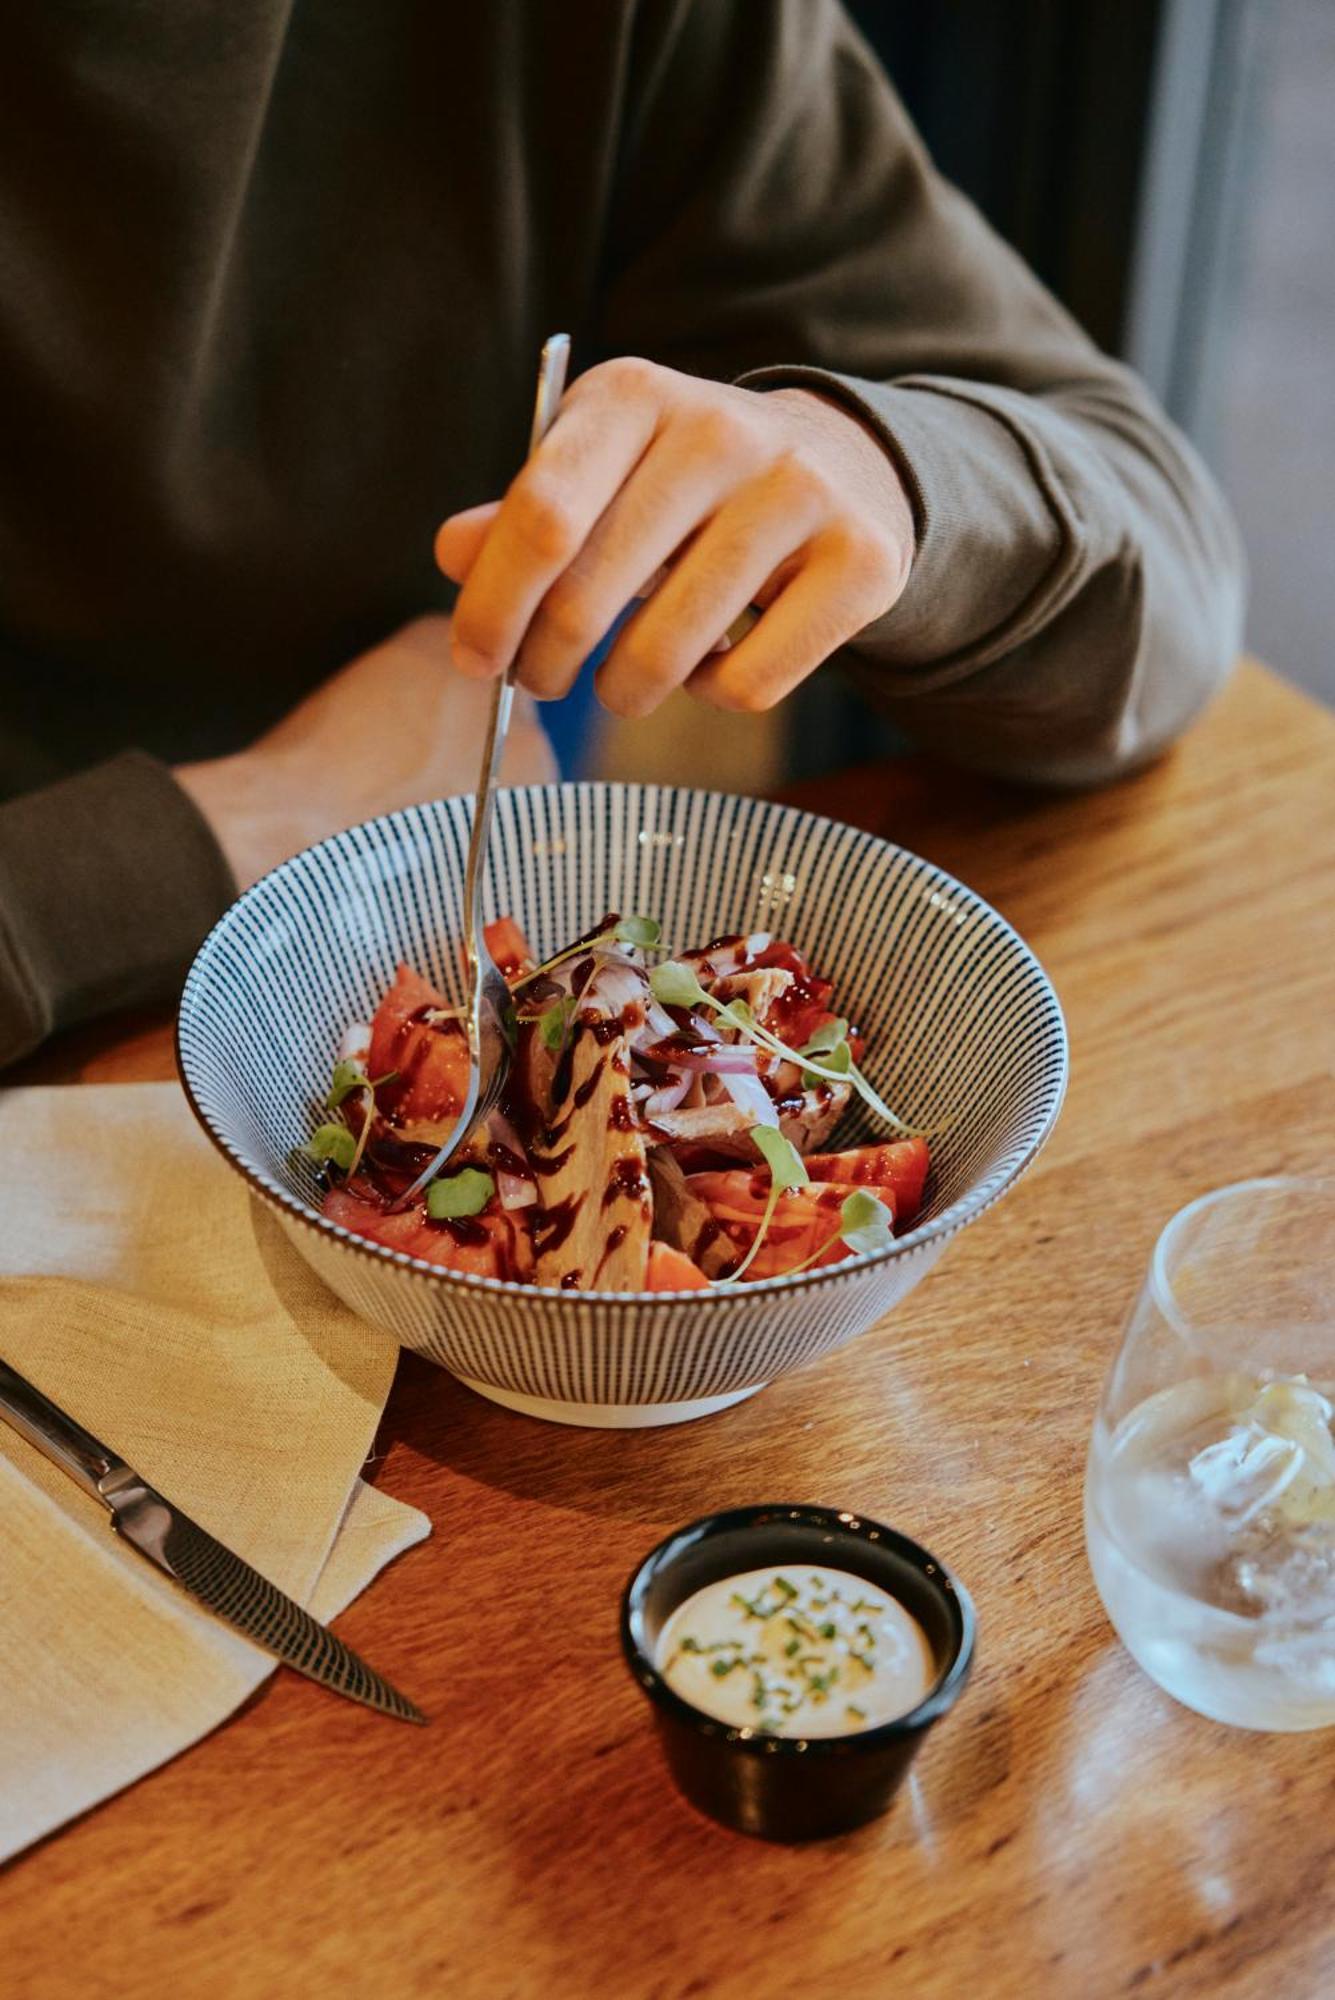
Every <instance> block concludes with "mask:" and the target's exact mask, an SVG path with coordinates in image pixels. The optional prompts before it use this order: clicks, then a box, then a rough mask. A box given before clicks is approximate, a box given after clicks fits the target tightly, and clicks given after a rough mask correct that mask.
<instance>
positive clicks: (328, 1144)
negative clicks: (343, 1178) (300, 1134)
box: [297, 1125, 358, 1174]
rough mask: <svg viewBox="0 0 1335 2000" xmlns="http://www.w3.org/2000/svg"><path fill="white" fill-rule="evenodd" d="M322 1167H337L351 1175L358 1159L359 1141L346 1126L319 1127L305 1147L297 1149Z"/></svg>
mask: <svg viewBox="0 0 1335 2000" xmlns="http://www.w3.org/2000/svg"><path fill="white" fill-rule="evenodd" d="M297 1150H298V1152H300V1153H304V1154H305V1156H306V1158H307V1159H308V1160H314V1161H316V1163H317V1164H318V1165H320V1166H322V1167H323V1166H333V1167H337V1168H338V1169H339V1171H340V1172H341V1173H345V1174H350V1173H351V1172H352V1169H353V1166H354V1164H355V1162H356V1159H357V1152H358V1146H357V1139H356V1136H355V1134H354V1133H353V1132H352V1131H351V1130H350V1129H349V1127H348V1126H346V1125H317V1126H316V1128H315V1130H314V1131H313V1132H312V1133H311V1136H310V1138H309V1139H308V1140H307V1141H306V1143H305V1145H304V1146H299V1147H298V1148H297Z"/></svg>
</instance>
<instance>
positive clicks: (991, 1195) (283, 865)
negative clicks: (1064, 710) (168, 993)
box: [173, 778, 1071, 1310]
mask: <svg viewBox="0 0 1335 2000" xmlns="http://www.w3.org/2000/svg"><path fill="white" fill-rule="evenodd" d="M498 792H508V793H513V794H520V793H530V794H532V793H549V792H559V793H565V792H575V793H580V792H583V793H590V792H592V793H602V794H609V793H617V792H620V793H626V792H636V793H639V794H641V795H642V796H644V797H654V798H661V797H668V798H672V797H676V796H677V795H678V794H681V793H686V794H687V795H689V796H691V797H693V798H701V799H706V800H708V799H720V800H724V801H727V802H735V801H738V800H741V801H744V802H749V803H752V804H756V803H759V804H761V805H765V806H769V807H771V808H772V809H773V810H775V811H779V812H784V813H791V814H793V815H795V816H796V817H797V818H798V819H801V820H804V821H806V822H808V823H809V824H810V825H811V826H813V827H815V828H818V829H820V830H821V831H823V832H832V833H853V834H856V835H857V836H858V838H859V839H860V840H862V841H865V842H868V843H870V844H871V845H872V846H874V847H879V848H884V849H886V850H887V851H889V852H890V853H891V854H894V855H902V856H904V857H905V859H907V860H908V861H910V862H912V863H914V864H915V865H916V866H917V867H918V868H920V869H922V870H924V871H926V873H927V874H929V875H930V876H931V877H932V878H933V887H934V889H945V890H947V891H948V892H950V893H952V894H956V893H957V894H960V895H962V896H964V897H965V898H966V899H967V900H968V901H969V902H971V903H972V904H975V905H977V906H978V907H979V908H980V909H981V910H982V911H984V912H985V913H986V915H987V916H988V917H989V918H990V919H991V920H992V921H993V922H994V923H995V924H997V925H998V926H999V927H1000V932H1001V934H1002V935H1004V936H1005V938H1006V939H1007V940H1008V941H1009V943H1010V944H1011V946H1012V947H1013V948H1014V950H1015V951H1016V952H1017V953H1018V955H1019V957H1020V959H1021V961H1027V962H1028V964H1029V966H1030V967H1031V968H1032V970H1033V971H1034V972H1035V973H1036V974H1037V976H1038V979H1039V981H1040V983H1041V987H1042V989H1043V991H1044V993H1045V995H1046V998H1047V1000H1048V1003H1049V1005H1050V1007H1051V1010H1052V1019H1053V1024H1054V1026H1055V1028H1056V1037H1057V1038H1056V1044H1055V1048H1054V1050H1053V1052H1052V1058H1051V1060H1052V1061H1053V1062H1054V1064H1055V1068H1056V1080H1055V1089H1054V1090H1053V1094H1052V1101H1051V1104H1050V1105H1049V1108H1048V1111H1047V1114H1046V1116H1045V1117H1044V1120H1043V1123H1042V1125H1041V1127H1040V1129H1039V1130H1038V1132H1037V1133H1036V1135H1035V1136H1034V1138H1033V1139H1032V1140H1031V1141H1030V1144H1029V1147H1028V1149H1027V1151H1026V1152H1025V1154H1024V1156H1023V1157H1022V1158H1021V1159H1019V1160H1017V1161H1016V1162H1015V1163H1014V1164H1013V1165H1012V1166H1011V1167H1009V1168H1008V1169H1007V1170H1006V1171H1005V1172H1004V1173H1002V1174H1000V1175H999V1176H994V1177H992V1178H991V1180H984V1181H982V1182H981V1183H980V1184H979V1186H978V1187H975V1188H972V1189H970V1190H969V1191H968V1192H967V1193H966V1194H964V1195H961V1197H960V1199H959V1200H958V1201H955V1202H952V1203H951V1204H950V1206H949V1207H948V1208H946V1209H943V1210H942V1212H941V1214H940V1215H937V1216H933V1217H932V1218H931V1220H930V1221H928V1222H924V1223H920V1224H919V1225H918V1227H917V1228H915V1229H910V1230H908V1231H906V1233H905V1234H904V1235H903V1236H897V1237H895V1239H894V1241H893V1242H892V1243H891V1244H890V1245H889V1246H888V1247H887V1248H885V1249H883V1250H866V1251H856V1252H855V1253H854V1254H853V1256H851V1257H845V1258H842V1259H840V1261H839V1262H838V1263H836V1264H824V1265H818V1266H816V1267H815V1268H814V1269H812V1270H809V1271H801V1272H794V1273H789V1274H787V1275H784V1276H780V1277H775V1278H757V1279H754V1280H750V1281H748V1282H747V1284H746V1285H745V1286H743V1287H739V1288H731V1287H729V1288H725V1287H722V1286H715V1285H711V1286H710V1288H709V1289H708V1291H701V1290H698V1289H694V1288H692V1289H690V1290H687V1291H657V1292H651V1291H626V1292H582V1291H578V1292H577V1291H563V1290H561V1289H560V1288H559V1287H558V1286H555V1285H531V1284H525V1283H524V1282H523V1281H522V1280H520V1279H517V1278H484V1277H480V1276H478V1275H477V1274H475V1273H473V1272H469V1271H451V1270H448V1269H446V1268H445V1267H444V1266H443V1265H440V1264H431V1263H428V1262H427V1260H426V1259H425V1258H423V1257H414V1256H411V1255H410V1254H409V1253H408V1252H407V1251H406V1250H395V1249H392V1248H391V1247H390V1246H389V1245H388V1244H383V1243H373V1242H371V1240H370V1239H369V1238H368V1237H365V1236H358V1235H356V1234H355V1233H354V1232H353V1231H352V1230H350V1229H345V1228H344V1227H343V1226H342V1224H341V1223H337V1222H331V1221H330V1220H329V1219H328V1217H327V1216H324V1215H322V1214H320V1212H319V1211H318V1210H317V1209H313V1208H311V1207H310V1205H309V1204H308V1203H306V1202H304V1201H301V1200H299V1199H298V1198H297V1197H296V1196H295V1195H292V1194H290V1193H289V1192H288V1190H287V1189H286V1188H284V1187H282V1186H280V1185H279V1183H278V1182H277V1181H275V1180H272V1179H270V1178H269V1177H268V1176H267V1175H265V1174H264V1173H262V1172H261V1171H260V1170H259V1169H258V1168H256V1167H253V1166H252V1165H251V1164H250V1162H249V1161H248V1160H247V1159H245V1158H244V1157H243V1155H242V1154H241V1153H240V1152H239V1150H238V1149H237V1148H236V1147H235V1146H234V1145H233V1144H232V1142H231V1141H230V1140H229V1139H228V1138H226V1137H225V1136H224V1134H223V1133H221V1132H220V1131H219V1130H218V1129H217V1127H216V1126H215V1125H214V1124H213V1122H212V1120H211V1119H210V1118H209V1116H208V1114H207V1112H206V1111H205V1110H204V1108H203V1106H202V1105H201V1104H200V1102H199V1100H198V1098H197V1097H196V1095H195V1091H194V1088H193V1086H192V1084H191V1081H190V1077H189V1074H188V1072H187V1068H186V1061H185V1052H184V1049H183V1046H182V1024H183V1021H184V1018H185V1014H186V1009H187V1005H188V1004H189V1002H190V1000H191V995H192V991H193V989H194V988H195V986H196V985H197V983H198V981H199V980H201V979H202V976H203V974H202V971H201V967H202V965H203V962H204V959H205V955H206V954H207V953H208V951H209V949H210V946H211V945H212V943H213V940H214V939H215V938H216V937H217V936H218V935H219V933H220V932H221V931H222V930H223V929H224V928H225V926H226V925H227V924H228V923H229V922H230V920H231V917H232V912H233V911H234V910H235V909H236V908H237V907H238V906H239V904H241V903H242V902H243V901H245V899H246V898H247V897H249V896H253V895H254V894H255V893H256V892H257V891H258V890H260V889H261V888H263V886H264V885H265V883H267V882H270V881H272V880H274V879H275V878H276V877H277V876H279V875H282V874H284V873H285V872H286V871H287V870H288V869H290V868H294V867H295V866H296V865H297V864H298V863H300V862H302V861H304V860H305V859H306V857H307V856H308V855H312V854H317V853H319V852H321V851H322V850H324V849H329V848H335V847H337V846H338V845H339V844H340V843H341V842H343V841H345V840H348V839H350V838H351V837H352V836H354V835H357V834H361V833H364V832H366V831H368V830H370V829H372V828H376V829H380V828H389V829H391V830H399V829H401V828H402V826H403V823H404V821H405V820H406V819H407V818H408V817H409V815H411V814H413V813H420V812H422V811H431V810H438V809H440V808H442V807H448V806H449V805H451V804H452V803H454V801H455V799H459V800H461V801H464V802H467V801H468V800H469V799H470V798H471V797H472V794H471V793H457V794H450V795H448V796H447V797H445V798H441V799H426V800H422V801H421V802H420V803H419V804H417V805H415V806H403V807H400V808H399V809H398V810H397V811H395V812H390V813H378V814H376V815H375V817H374V818H372V819H369V820H362V821H359V822H358V824H357V825H355V826H350V827H344V828H343V829H342V830H341V831H340V832H338V833H332V834H327V835H326V836H325V838H324V839H323V840H317V841H312V842H311V844H310V845H309V846H308V847H303V848H301V849H300V850H299V851H298V852H297V853H296V854H290V855H288V856H287V858H286V859H285V860H283V861H280V862H278V863H277V864H276V865H275V866H274V867H273V868H270V869H267V870H266V871H265V873H264V874H263V875H261V876H259V877H258V878H257V880H256V881H254V882H252V883H251V884H250V885H249V887H247V888H246V889H243V890H242V891H241V894H240V895H239V896H237V897H236V898H235V899H234V900H233V902H231V903H230V904H229V905H228V907H227V909H226V910H224V911H223V913H222V915H221V916H220V917H219V918H218V919H217V921H216V922H215V923H214V924H213V925H212V926H211V927H210V929H209V931H208V933H207V935H206V936H205V937H204V939H203V940H202V942H201V944H200V946H199V949H198V951H197V952H196V953H195V956H194V958H193V960H192V961H191V964H190V969H189V971H188V972H187V974H186V977H185V981H184V984H183V986H182V989H181V997H180V1000H179V1002H178V1004H177V1009H176V1020H175V1025H174V1033H173V1048H174V1053H175V1059H176V1073H177V1076H178V1077H179V1079H180V1083H181V1088H182V1090H183V1091H184V1092H185V1096H186V1101H187V1103H188V1104H189V1106H190V1109H191V1111H192V1112H193V1114H194V1116H195V1119H196V1121H197V1122H198V1124H199V1125H200V1127H201V1128H202V1130H203V1131H204V1133H205V1135H206V1136H207V1138H208V1139H209V1140H210V1142H211V1143H212V1144H213V1146H214V1147H215V1148H216V1149H217V1151H218V1152H220V1153H221V1154H222V1156H223V1158H224V1159H225V1160H226V1161H227V1162H228V1164H229V1165H230V1166H232V1167H233V1168H234V1169H235V1170H236V1171H237V1172H238V1173H239V1174H240V1175H241V1176H242V1178H243V1179H244V1180H245V1182H246V1183H247V1185H248V1186H249V1187H250V1189H251V1191H252V1193H254V1194H256V1195H258V1196H259V1197H260V1199H261V1200H262V1201H264V1202H265V1203H266V1204H267V1205H268V1206H269V1207H270V1208H273V1209H276V1210H277V1211H279V1212H280V1213H282V1214H284V1215H287V1216H290V1217H291V1218H292V1219H293V1220H294V1221H296V1222H299V1223H300V1224H301V1225H302V1226H303V1227H304V1228H306V1229H309V1230H311V1231H312V1232H313V1233H314V1234H315V1235H317V1236H319V1237H322V1238H324V1239H325V1240H327V1241H328V1240H332V1241H335V1242H337V1243H339V1244H340V1245H342V1246H343V1247H344V1248H345V1249H348V1250H351V1251H352V1252H353V1253H354V1254H356V1255H358V1256H362V1257H366V1258H369V1259H371V1260H372V1261H373V1262H375V1263H378V1264H380V1265H391V1266H392V1265H397V1266H398V1267H399V1268H400V1269H403V1270H406V1271H409V1272H411V1273H412V1274H413V1275H415V1276H417V1277H422V1278H426V1279H428V1280H434V1281H435V1282H437V1283H440V1284H443V1285H446V1286H448V1287H452V1288H453V1287H466V1288H467V1289H468V1290H470V1291H478V1292H482V1293H484V1294H487V1295H490V1296H493V1297H502V1298H515V1299H543V1300H557V1299H560V1300H563V1301H565V1302H566V1303H567V1304H568V1303H570V1302H571V1301H574V1300H578V1301H584V1302H589V1301H598V1302H606V1303H608V1304H614V1303H620V1304H626V1303H629V1302H632V1301H633V1302H634V1303H636V1304H639V1305H644V1304H646V1303H647V1302H649V1301H651V1300H660V1301H675V1300H682V1299H691V1300H694V1301H696V1302H697V1303H698V1304H699V1305H700V1306H701V1307H702V1308H704V1309H705V1310H712V1309H721V1308H725V1307H732V1306H735V1305H736V1304H737V1303H738V1302H739V1301H741V1300H744V1299H756V1298H767V1299H769V1298H775V1297H779V1296H785V1295H787V1294H789V1293H802V1292H805V1291H815V1290H818V1289H820V1288H821V1287H822V1286H827V1285H829V1284H830V1283H831V1282H832V1281H835V1280H840V1279H842V1280H845V1281H847V1280H848V1279H849V1278H851V1277H854V1276H859V1275H861V1274H862V1273H863V1272H865V1271H869V1270H871V1269H873V1268H875V1267H878V1266H880V1265H882V1264H889V1263H892V1262H893V1261H894V1260H895V1259H896V1258H898V1257H904V1256H909V1255H912V1254H913V1253H916V1252H917V1251H919V1250H921V1249H923V1248H924V1247H925V1246H927V1245H928V1244H930V1243H935V1242H937V1241H938V1240H939V1241H941V1242H942V1243H944V1242H946V1241H948V1240H949V1238H950V1237H952V1236H955V1235H957V1234H958V1233H959V1231H960V1230H961V1229H964V1228H965V1227H967V1225H968V1224H969V1223H971V1222H973V1221H974V1220H975V1219H976V1218H977V1217H978V1216H980V1215H982V1214H984V1213H985V1212H986V1210H987V1209H989V1208H991V1207H992V1206H993V1205H994V1204H995V1203H996V1202H997V1201H999V1200H1000V1199H1001V1197H1002V1195H1004V1194H1007V1193H1009V1191H1010V1189H1011V1188H1013V1187H1014V1186H1015V1184H1016V1182H1017V1181H1018V1180H1020V1178H1021V1177H1022V1176H1023V1175H1024V1174H1025V1173H1026V1172H1027V1171H1028V1170H1029V1168H1030V1167H1031V1166H1032V1165H1033V1163H1034V1161H1035V1160H1036V1159H1037V1158H1038V1155H1039V1154H1040V1152H1041V1151H1042V1150H1043V1147H1044V1146H1045V1145H1046V1144H1047V1141H1048V1140H1049V1138H1050V1137H1051V1136H1052V1131H1053V1128H1054V1126H1055V1125H1056V1123H1057V1120H1058V1118H1059V1117H1060V1115H1061V1109H1062V1105H1063V1104H1064V1102H1065V1099H1066V1091H1067V1086H1068V1084H1069V1081H1070V1067H1071V1062H1070V1037H1069V1035H1068V1033H1067V1028H1066V1016H1065V1012H1064V1010H1063V1008H1062V1004H1061V1000H1060V998H1059V997H1058V994H1057V990H1056V988H1055V986H1054V985H1053V983H1052V980H1051V979H1050V978H1049V976H1048V974H1047V972H1046V970H1045V969H1044V967H1043V965H1042V963H1041V961H1040V960H1039V958H1038V956H1037V954H1036V953H1035V952H1034V950H1033V949H1032V947H1031V946H1030V945H1029V944H1027V943H1026V941H1025V940H1024V938H1022V937H1021V936H1020V933H1019V932H1018V931H1017V930H1016V929H1015V926H1014V925H1013V924H1012V923H1010V922H1009V921H1008V920H1007V918H1005V917H1004V916H1002V914H1001V912H1000V910H998V909H997V908H996V907H995V906H994V905H993V904H991V903H989V902H988V900H987V898H986V897H985V896H982V895H980V894H979V892H978V891H977V890H976V889H971V888H970V887H969V885H968V883H967V882H962V881H960V879H959V878H958V877H957V876H955V875H952V874H951V873H950V871H949V870H948V869H946V868H942V867H941V866H940V865H939V863H937V862H935V861H929V860H927V858H926V857H925V856H924V855H921V854H917V853H915V852H914V850H913V849H912V848H909V847H902V846H901V845H900V844H899V842H898V841H894V840H887V839H886V838H885V837H884V835H882V834H877V833H870V832H869V831H868V830H867V829H866V828H865V827H858V826H853V825H851V824H850V823H849V822H848V821H847V820H839V819H834V818H832V817H831V816H830V815H829V814H828V813H814V812H809V811H807V809H806V808H805V807H804V806H793V805H788V804H787V803H786V802H785V801H783V800H781V799H761V800H758V801H757V800H756V799H754V798H753V797H751V795H749V794H746V793H740V792H721V791H718V790H715V789H711V788H709V787H705V786H698V785H659V784H647V783H646V784H641V783H639V782H638V781H633V780H631V781H628V780H624V779H590V778H579V779H563V780H560V781H557V782H555V783H552V784H532V785H503V786H500V787H498Z"/></svg>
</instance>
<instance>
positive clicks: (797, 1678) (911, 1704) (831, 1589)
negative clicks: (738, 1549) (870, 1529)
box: [656, 1563, 937, 1736]
mask: <svg viewBox="0 0 1335 2000" xmlns="http://www.w3.org/2000/svg"><path fill="white" fill-rule="evenodd" d="M656 1665H657V1667H658V1671H659V1672H660V1673H661V1674H662V1676H663V1678H664V1680H665V1681H666V1682H667V1684H668V1686H669V1687H670V1688H672V1689H673V1690H674V1691H675V1692H676V1693H677V1694H679V1695H680V1696H681V1697H682V1699H683V1700H684V1701H689V1702H690V1703H691V1704H692V1705H693V1706H694V1707H695V1708H700V1709H703V1710H704V1711H705V1713H706V1714H707V1715H713V1716H716V1717H717V1718H718V1720H719V1721H720V1722H727V1723H730V1724H732V1725H733V1726H734V1727H735V1728H739V1729H754V1730H757V1731H759V1732H761V1733H763V1734H764V1735H767V1736H846V1735H849V1734H851V1733H853V1732H855V1731H857V1730H861V1729H874V1728H875V1727H876V1726H877V1724H878V1723H882V1722H892V1721H893V1720H894V1719H895V1717H896V1716H899V1715H907V1714H908V1712H909V1710H910V1709H911V1708H916V1707H917V1705H918V1703H919V1702H920V1701H921V1700H922V1698H923V1696H924V1695H925V1694H926V1693H927V1691H928V1689H929V1688H930V1687H931V1686H932V1685H933V1683H934V1682H935V1680H936V1678H937V1665H936V1661H935V1659H934V1658H933V1655H932V1649H931V1646H930V1645H929V1644H928V1640H927V1634H926V1633H925V1632H924V1631H923V1629H922V1627H921V1625H919V1623H918V1621H917V1619H916V1618H914V1617H913V1616H912V1615H911V1613H909V1612H908V1611H906V1610H905V1609H904V1607H903V1605H902V1604H900V1603H899V1601H898V1600H897V1599H896V1598H894V1597H892V1596H891V1595H890V1593H889V1592H888V1591H886V1590H882V1589H880V1588H879V1586H878V1585H876V1584H873V1583H870V1582H869V1581H868V1580H867V1578H866V1577H862V1576H851V1575H850V1574H849V1573H848V1571H847V1570H839V1569H825V1568H819V1569H815V1568H811V1567H808V1566H807V1565H806V1564H805V1563H801V1564H796V1563H795V1564H791V1565H789V1566H786V1567H782V1568H777V1569H751V1570H746V1571H744V1572H743V1573H742V1574H741V1575H739V1576H728V1577H723V1578H721V1579H720V1580H719V1581H718V1582H717V1583H711V1584H706V1586H705V1588H704V1589H703V1590H697V1591H696V1592H695V1595H694V1596H693V1597H688V1598H687V1599H686V1601H685V1603H684V1604H680V1605H678V1607H677V1609H676V1610H675V1611H674V1612H673V1614H672V1616H671V1617H670V1618H669V1619H668V1621H667V1623H666V1624H665V1625H664V1627H663V1630H662V1632H661V1633H660V1635H659V1640H658V1646H657V1649H656Z"/></svg>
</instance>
